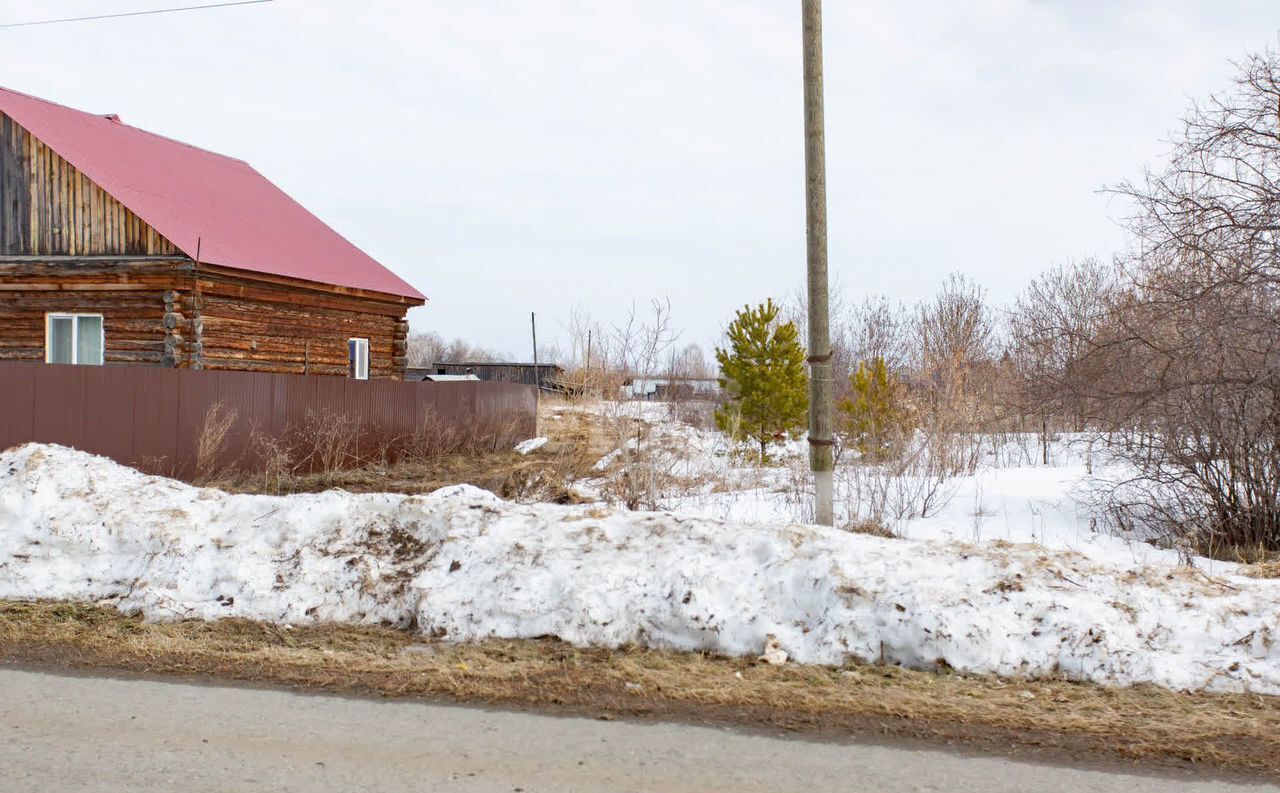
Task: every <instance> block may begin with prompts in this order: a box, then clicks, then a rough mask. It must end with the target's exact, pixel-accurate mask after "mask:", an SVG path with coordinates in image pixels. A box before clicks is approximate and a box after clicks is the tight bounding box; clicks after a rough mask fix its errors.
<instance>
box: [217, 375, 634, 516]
mask: <svg viewBox="0 0 1280 793" xmlns="http://www.w3.org/2000/svg"><path fill="white" fill-rule="evenodd" d="M559 404H560V403H559V402H557V401H555V400H550V399H548V400H544V402H543V406H542V411H541V417H540V423H539V426H540V429H541V430H542V432H543V433H544V434H545V435H547V437H548V438H550V441H549V442H548V443H547V444H546V445H545V446H543V447H542V448H541V449H539V450H538V451H537V452H535V453H533V454H530V455H520V454H517V453H516V452H514V451H512V450H511V449H509V448H504V449H502V450H492V449H488V450H486V449H478V448H470V447H468V448H464V449H458V450H439V449H432V450H427V451H426V452H424V453H422V454H413V455H408V456H406V458H405V459H402V460H400V461H398V462H396V463H394V464H377V463H374V464H366V465H361V466H352V467H347V466H343V465H337V464H332V465H329V464H325V465H320V466H318V467H317V469H316V470H315V471H314V472H312V473H296V472H293V471H290V470H289V468H290V467H291V466H288V465H272V464H271V460H272V459H274V456H275V455H273V453H272V450H271V449H270V448H265V450H264V452H263V453H262V455H261V457H262V458H263V461H264V462H263V466H264V467H265V468H266V469H268V473H266V474H263V473H253V474H248V475H243V476H238V477H231V476H224V477H223V478H221V479H219V480H216V481H205V482H203V484H206V485H208V486H213V487H218V488H220V489H222V490H226V491H228V492H231V493H262V494H270V495H284V494H289V493H315V492H319V491H321V490H327V489H330V488H341V489H342V490H346V491H349V492H352V493H405V494H418V493H430V492H431V491H433V490H436V489H438V488H441V487H447V486H449V485H456V484H469V485H474V486H476V487H480V488H483V489H485V490H488V491H490V492H492V493H495V494H496V495H498V496H500V497H502V498H506V499H510V500H515V501H535V500H536V501H544V502H553V503H562V504H563V503H575V502H576V501H577V498H576V497H575V496H574V494H573V493H572V491H571V490H570V489H569V484H570V483H571V482H572V481H573V480H575V479H578V478H582V477H586V476H589V475H590V474H591V466H593V465H594V464H595V462H596V460H598V459H599V458H600V457H602V456H603V455H604V454H605V453H606V452H607V451H609V446H608V443H607V439H606V438H605V437H604V435H603V432H602V431H601V429H600V427H599V426H598V423H599V422H598V421H596V420H595V419H594V417H592V416H590V415H587V414H583V413H580V412H576V411H564V412H563V413H562V414H561V415H560V417H559V418H552V416H553V415H555V412H556V407H557V406H558V405H559ZM340 445H341V444H340V443H338V442H332V443H326V444H322V446H323V448H325V449H330V448H331V447H333V448H336V447H337V446H340ZM335 455H336V453H333V454H330V455H329V456H335Z"/></svg>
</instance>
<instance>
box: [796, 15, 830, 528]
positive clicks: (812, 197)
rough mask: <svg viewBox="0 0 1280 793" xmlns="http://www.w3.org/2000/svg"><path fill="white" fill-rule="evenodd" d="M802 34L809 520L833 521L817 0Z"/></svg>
mask: <svg viewBox="0 0 1280 793" xmlns="http://www.w3.org/2000/svg"><path fill="white" fill-rule="evenodd" d="M800 6H801V14H802V15H803V18H804V21H803V25H802V27H803V34H804V168H805V185H806V190H805V194H806V203H805V221H806V233H805V236H806V240H807V243H808V245H807V255H806V259H807V261H808V270H809V469H810V470H811V471H813V489H814V520H815V522H817V523H820V524H822V525H825V526H831V525H833V524H834V523H835V516H834V514H833V512H834V509H833V504H832V502H833V482H832V479H833V474H832V471H833V469H834V468H835V458H834V455H833V449H832V447H833V446H834V444H835V441H834V439H833V437H832V428H831V424H832V419H831V328H830V317H829V308H828V295H827V163H826V159H827V158H826V134H825V132H824V130H823V107H822V0H801V2H800Z"/></svg>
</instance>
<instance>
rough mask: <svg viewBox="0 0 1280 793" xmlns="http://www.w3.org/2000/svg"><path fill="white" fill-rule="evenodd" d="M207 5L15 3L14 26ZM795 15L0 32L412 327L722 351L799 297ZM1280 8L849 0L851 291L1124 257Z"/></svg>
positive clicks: (410, 9)
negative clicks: (740, 327)
mask: <svg viewBox="0 0 1280 793" xmlns="http://www.w3.org/2000/svg"><path fill="white" fill-rule="evenodd" d="M191 4H194V3H187V2H176V0H40V1H39V2H35V0H0V23H3V22H19V21H27V20H32V19H42V18H49V17H61V16H76V15H81V14H97V13H106V12H109V11H132V10H139V9H149V8H161V7H165V6H173V5H191ZM799 5H800V4H799V2H796V1H795V0H592V1H590V2H587V1H582V2H578V1H573V0H466V1H465V2H464V1H463V0H413V1H412V2H410V1H409V0H395V1H393V0H380V1H377V2H374V1H370V0H359V1H357V0H276V1H275V2H272V3H267V4H263V5H253V6H244V7H238V8H226V9H220V10H212V11H197V12H189V13H181V14H168V15H156V16H146V17H134V18H127V19H117V20H104V21H98V22H81V23H76V24H65V25H53V26H47V27H26V28H12V29H0V85H4V86H6V87H8V88H13V89H16V90H19V91H24V92H27V93H31V94H35V95H37V96H41V97H44V98H47V99H51V100H54V101H57V102H61V103H63V104H67V105H71V106H72V107H77V108H80V109H84V110H89V111H93V112H101V113H107V112H115V113H119V114H120V115H121V116H122V118H123V120H124V121H126V122H127V123H130V124H133V125H135V126H139V127H143V128H145V129H150V130H153V131H156V132H160V133H162V134H165V135H169V136H172V137H176V138H180V139H182V140H186V141H189V142H191V143H194V144H197V145H200V146H203V147H206V148H210V149H213V150H216V151H219V152H223V153H226V154H230V155H234V156H237V157H241V158H243V159H246V160H248V161H249V162H251V163H252V164H253V165H254V166H255V167H256V168H257V169H258V170H260V171H261V172H263V173H264V174H266V175H267V176H268V177H270V178H271V179H273V180H274V181H276V182H277V183H278V184H279V185H280V186H281V187H282V188H283V189H284V190H285V191H286V192H288V193H290V194H291V195H293V196H294V197H295V198H297V199H298V200H299V201H301V202H302V203H303V204H304V205H305V206H307V207H308V208H309V209H311V210H312V211H314V212H315V213H316V214H318V215H319V216H320V217H321V218H323V219H324V220H325V221H326V222H328V223H329V224H330V225H332V226H333V227H334V228H336V229H337V230H338V231H339V232H341V233H342V234H344V235H346V236H347V237H348V238H349V239H351V240H352V241H353V242H355V243H356V244H357V245H359V246H360V247H362V248H364V249H365V250H366V251H368V252H369V253H370V254H371V255H373V256H374V257H375V258H377V259H379V260H380V261H382V262H383V263H384V264H386V265H387V266H389V267H390V268H391V269H393V270H395V271H396V272H397V273H399V274H400V275H401V276H403V277H404V278H406V279H407V280H409V281H410V282H411V283H413V284H414V285H415V286H417V287H418V288H419V289H420V290H422V291H423V292H424V293H426V294H427V295H428V296H429V297H430V298H431V302H430V303H429V304H428V305H427V306H426V307H425V308H423V309H415V310H414V311H413V312H412V313H411V314H410V319H411V322H412V325H413V328H414V329H415V330H436V331H438V332H440V333H442V334H444V335H445V336H449V337H452V336H462V337H465V338H467V339H468V340H471V341H473V342H476V343H480V344H484V345H487V346H490V347H494V348H497V349H499V350H505V351H508V352H511V353H514V354H517V355H518V356H520V357H527V355H528V347H529V344H528V340H527V339H528V320H529V312H530V311H533V310H536V311H537V312H538V315H539V325H540V333H541V334H542V335H544V336H545V337H548V338H549V339H550V340H552V341H554V340H555V336H556V335H557V334H558V333H562V332H563V331H562V328H563V324H564V322H565V321H566V320H567V317H568V314H569V311H570V309H571V308H572V307H573V306H575V305H579V304H581V305H583V306H585V307H586V308H587V309H588V310H590V312H591V313H592V314H594V315H595V316H596V317H597V318H599V319H602V320H606V321H607V320H610V319H614V318H617V317H619V316H620V315H621V314H623V313H624V312H625V310H626V308H627V306H628V305H630V304H631V303H632V302H633V301H634V302H637V303H639V304H642V305H643V304H645V303H647V302H648V300H649V299H650V298H653V297H661V296H669V297H670V299H671V303H672V307H673V310H674V317H675V322H676V324H677V325H679V326H680V327H681V328H682V329H683V331H684V336H683V338H684V339H685V340H687V341H696V342H699V343H702V344H704V346H707V347H710V345H712V344H713V343H714V342H715V341H716V339H717V338H718V336H719V334H720V330H721V328H722V327H723V326H724V324H725V323H726V321H727V319H728V318H729V317H730V315H731V314H732V312H733V310H734V309H735V308H737V307H739V306H741V305H742V304H744V303H746V302H757V301H760V300H763V299H764V298H765V297H768V296H773V297H775V298H779V297H783V296H785V295H787V294H790V293H793V292H794V291H795V290H796V289H797V288H799V287H801V285H802V284H803V277H804V200H803V199H804V196H803V189H804V178H803V137H802V120H803V117H802V112H801V91H800V88H801V72H800V30H799V19H800V11H799ZM1277 27H1280V10H1277V7H1276V4H1275V0H1256V1H1253V0H1219V1H1218V2H1209V0H1205V1H1204V2H1193V1H1192V0H1124V1H1123V2H1114V1H1111V2H1101V1H1099V2H1091V1H1090V0H1058V1H1056V2H1055V1H1052V0H1041V1H1038V2H1037V1H1034V0H966V2H951V1H950V0H946V1H944V0H935V1H934V2H925V1H922V2H909V3H904V2H897V1H896V0H874V1H873V0H844V1H841V0H828V2H827V3H826V49H827V62H826V69H827V147H828V189H829V207H830V209H829V213H830V245H831V253H830V258H831V270H832V274H833V276H834V277H836V278H838V279H839V281H840V282H841V283H842V285H843V290H844V292H845V294H846V297H847V299H850V300H857V299H858V298H860V297H861V296H862V295H864V294H875V293H880V294H886V295H889V296H890V297H892V298H897V299H902V300H904V301H908V302H910V301H914V300H916V299H918V298H921V297H924V296H926V295H927V294H928V293H929V292H930V291H931V290H933V288H934V287H935V286H936V284H937V283H939V282H940V281H941V280H942V279H943V278H944V277H945V275H946V274H947V273H949V272H951V271H960V272H964V273H967V274H969V275H971V276H972V277H974V278H976V279H977V280H979V281H980V282H982V283H983V284H984V285H986V286H987V287H988V288H989V289H990V291H991V293H992V296H993V298H994V299H995V300H997V301H1004V300H1007V299H1008V298H1010V297H1012V296H1013V295H1014V294H1015V293H1016V292H1017V290H1018V289H1019V288H1020V286H1021V285H1022V284H1023V283H1024V282H1025V281H1026V280H1027V279H1029V278H1030V277H1032V276H1034V275H1035V274H1036V273H1038V272H1040V271H1042V270H1044V269H1045V268H1047V267H1049V266H1051V265H1053V264H1055V263H1057V262H1061V261H1063V260H1065V259H1068V258H1071V257H1079V256H1086V255H1100V256H1109V255H1110V254H1111V253H1112V252H1114V251H1116V250H1118V249H1119V248H1120V247H1121V245H1122V237H1121V234H1120V231H1119V229H1118V228H1117V226H1116V224H1115V218H1116V217H1117V216H1118V215H1119V214H1120V212H1121V211H1122V209H1123V207H1121V206H1118V205H1115V204H1114V203H1113V202H1110V201H1109V200H1108V199H1107V198H1106V197H1105V196H1102V195H1099V194H1098V189H1099V188H1100V187H1102V186H1104V185H1106V184H1110V183H1114V182H1116V181H1117V180H1119V179H1122V178H1124V177H1127V176H1132V175H1136V174H1138V173H1139V172H1140V171H1141V169H1142V167H1143V166H1144V165H1145V164H1148V163H1155V162H1157V161H1158V159H1159V157H1160V156H1161V154H1162V152H1163V151H1164V150H1165V149H1166V148H1167V145H1166V144H1165V143H1163V142H1162V141H1166V140H1167V139H1168V138H1169V136H1170V134H1171V131H1172V130H1173V129H1174V128H1175V126H1176V124H1177V121H1178V119H1179V117H1180V116H1181V114H1182V112H1183V111H1184V109H1185V108H1186V107H1187V105H1188V104H1189V102H1190V101H1191V99H1193V98H1196V97H1201V96H1203V95H1205V94H1206V93H1208V92H1210V91H1214V90H1218V89H1220V88H1222V87H1223V86H1225V85H1226V84H1227V82H1228V80H1229V79H1230V75H1231V68H1230V65H1229V63H1228V60H1229V59H1231V58H1238V57H1239V56H1241V55H1242V54H1243V53H1245V52H1247V51H1250V50H1258V49H1261V48H1263V47H1265V46H1267V45H1268V44H1274V43H1275V41H1276V30H1277Z"/></svg>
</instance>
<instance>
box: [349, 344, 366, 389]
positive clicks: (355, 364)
mask: <svg viewBox="0 0 1280 793" xmlns="http://www.w3.org/2000/svg"><path fill="white" fill-rule="evenodd" d="M353 342H354V344H355V346H354V347H353V346H352V343H353ZM362 350H363V351H364V361H363V362H364V371H361V370H360V363H361V359H360V352H361V351H362ZM353 353H354V354H355V360H354V361H350V360H349V361H348V365H349V366H350V367H351V376H352V377H354V378H355V379H357V380H368V379H369V340H368V339H361V338H350V339H347V355H348V356H350V355H352V354H353Z"/></svg>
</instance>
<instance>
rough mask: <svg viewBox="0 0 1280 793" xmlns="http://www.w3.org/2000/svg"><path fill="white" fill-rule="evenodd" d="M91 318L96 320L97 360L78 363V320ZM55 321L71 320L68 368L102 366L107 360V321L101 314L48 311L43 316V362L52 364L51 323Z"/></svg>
mask: <svg viewBox="0 0 1280 793" xmlns="http://www.w3.org/2000/svg"><path fill="white" fill-rule="evenodd" d="M82 317H84V318H92V319H97V320H98V351H99V358H98V362H97V363H80V361H79V358H80V319H81V318H82ZM55 319H69V320H71V362H70V363H69V364H68V365H69V366H102V365H103V364H104V363H105V362H106V358H107V320H106V318H105V317H103V316H102V315H101V314H85V313H80V314H75V313H70V312H66V311H50V312H45V315H44V362H45V363H53V321H54V320H55Z"/></svg>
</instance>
